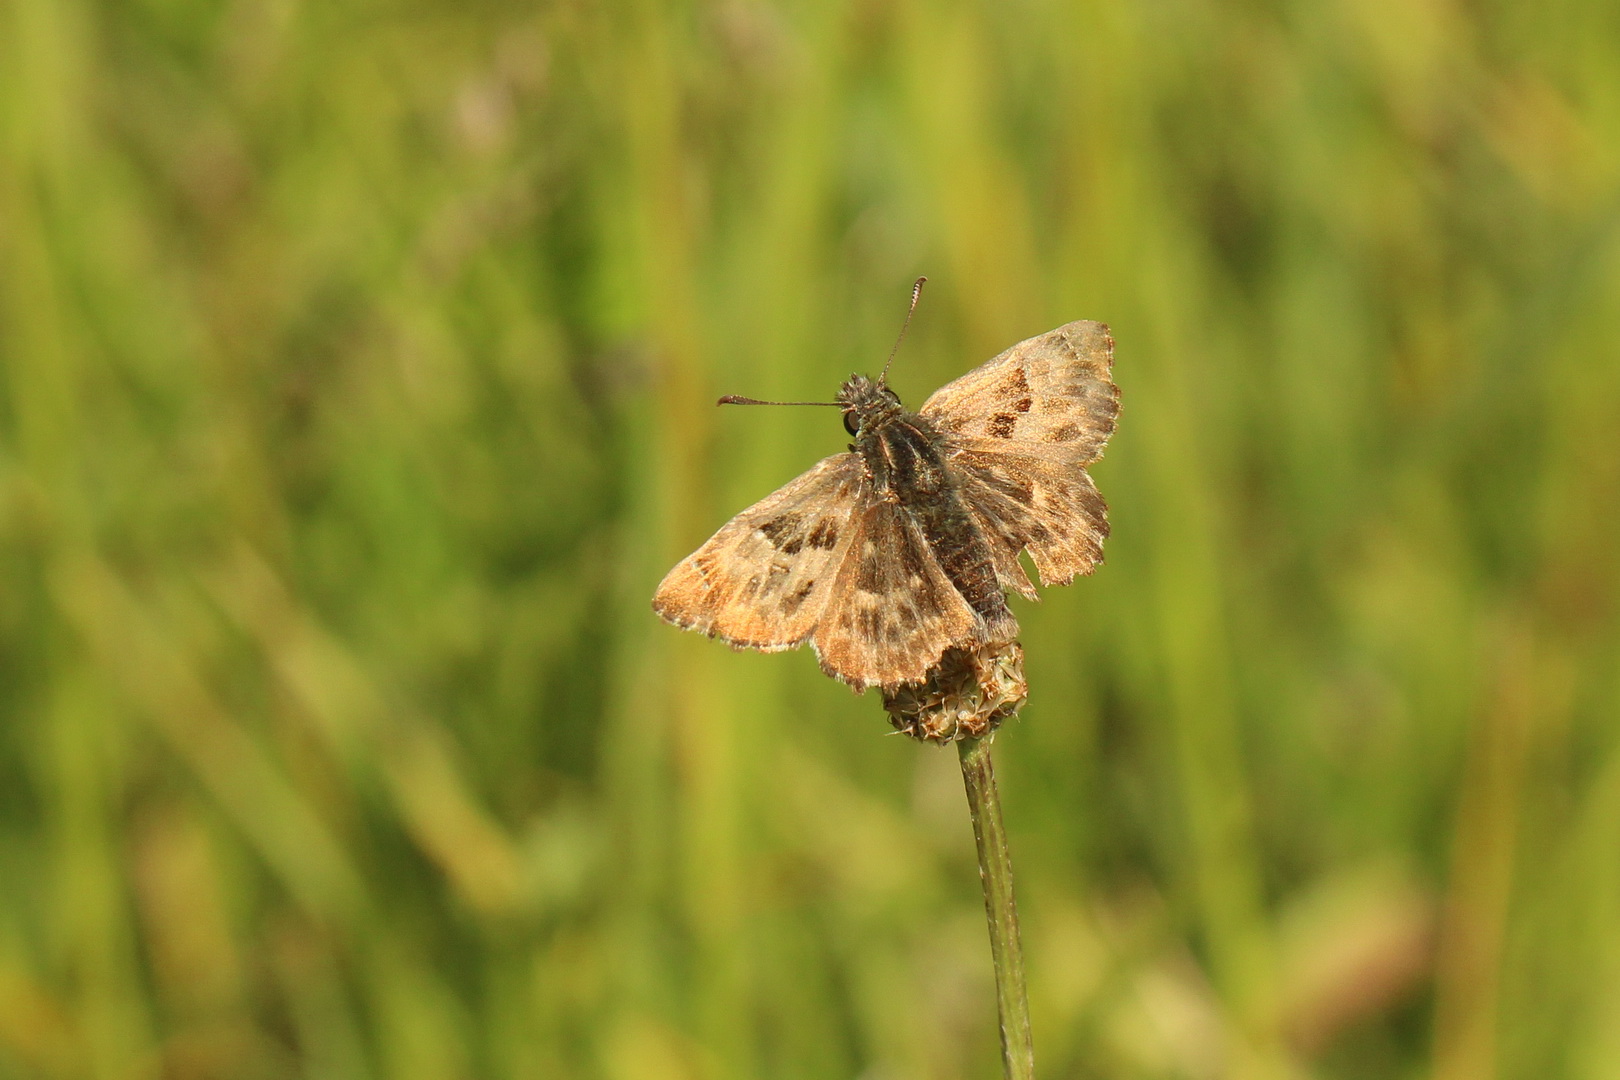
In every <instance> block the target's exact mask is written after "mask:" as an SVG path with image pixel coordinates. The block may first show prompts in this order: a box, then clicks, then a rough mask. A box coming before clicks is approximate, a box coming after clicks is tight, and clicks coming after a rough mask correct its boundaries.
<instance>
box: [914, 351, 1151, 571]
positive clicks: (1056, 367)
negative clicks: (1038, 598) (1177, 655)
mask: <svg viewBox="0 0 1620 1080" xmlns="http://www.w3.org/2000/svg"><path fill="white" fill-rule="evenodd" d="M1113 362H1114V342H1113V339H1112V338H1111V337H1109V335H1108V328H1107V327H1106V326H1104V325H1103V324H1102V323H1096V322H1072V323H1069V324H1068V325H1067V326H1060V327H1058V329H1056V330H1053V331H1051V332H1049V333H1045V334H1042V335H1040V336H1039V337H1033V338H1030V339H1029V340H1028V341H1024V342H1020V343H1019V344H1017V345H1014V346H1013V347H1012V348H1010V349H1008V350H1007V351H1006V352H1004V353H1002V354H1001V355H1000V356H997V357H996V358H995V359H993V360H990V361H988V362H987V363H985V364H982V365H980V366H979V367H977V368H975V369H974V370H972V371H970V372H968V373H967V374H966V375H963V376H962V377H961V378H959V379H957V380H955V381H954V382H950V383H947V384H946V385H944V386H942V387H940V388H939V389H938V390H936V391H935V392H934V394H933V396H931V397H930V398H929V399H928V400H927V402H925V403H924V404H923V407H922V409H921V414H922V415H923V416H925V417H927V418H928V419H929V420H930V421H932V422H933V423H934V425H935V426H936V427H937V428H939V429H940V430H941V431H942V432H943V433H944V434H945V435H946V439H947V442H948V443H949V447H950V448H949V451H948V460H949V461H950V463H951V467H952V469H953V470H954V471H955V472H956V474H957V479H958V483H959V484H961V491H962V495H963V498H964V500H965V501H966V502H967V503H968V505H969V506H970V507H971V508H972V509H973V512H974V515H975V517H976V518H977V520H978V523H979V525H980V527H981V529H982V531H983V533H984V535H985V537H986V539H987V540H988V541H989V544H990V548H991V552H992V555H993V556H994V559H995V565H996V576H997V578H998V580H999V581H1000V582H1001V585H1002V587H1003V588H1006V589H1012V590H1015V591H1017V592H1020V593H1022V594H1023V595H1025V596H1028V597H1031V598H1033V597H1034V595H1035V590H1034V587H1033V586H1032V585H1031V584H1030V582H1029V578H1028V577H1027V576H1026V575H1025V573H1024V571H1023V567H1021V566H1020V565H1019V563H1018V552H1019V551H1020V550H1025V549H1027V550H1028V551H1029V553H1030V558H1031V559H1032V560H1033V561H1034V563H1035V568H1036V569H1037V570H1039V571H1040V575H1041V582H1042V584H1045V585H1060V584H1067V583H1068V582H1070V581H1072V580H1074V577H1075V575H1076V574H1089V573H1090V572H1091V571H1092V569H1093V568H1094V567H1095V566H1096V565H1097V564H1098V563H1099V562H1101V561H1102V544H1103V540H1104V539H1105V538H1106V537H1107V536H1108V508H1107V506H1106V504H1105V503H1104V502H1103V499H1102V496H1101V495H1100V494H1098V492H1097V488H1096V485H1094V484H1093V483H1092V482H1091V477H1090V476H1089V475H1087V473H1086V470H1085V468H1084V466H1085V465H1087V464H1088V463H1090V462H1092V461H1095V460H1096V459H1097V458H1099V457H1100V456H1102V452H1103V447H1104V446H1105V445H1106V444H1107V442H1108V437H1109V436H1110V435H1111V434H1113V431H1114V422H1115V418H1116V417H1117V416H1118V415H1119V389H1118V388H1117V387H1116V386H1115V385H1114V383H1113V381H1112V380H1111V379H1110V378H1109V374H1110V372H1111V370H1112V368H1113Z"/></svg>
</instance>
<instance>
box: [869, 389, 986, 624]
mask: <svg viewBox="0 0 1620 1080" xmlns="http://www.w3.org/2000/svg"><path fill="white" fill-rule="evenodd" d="M838 403H839V404H840V405H842V406H844V424H845V427H846V428H848V429H850V430H851V431H852V432H853V433H854V435H855V442H854V444H853V445H852V446H851V447H850V449H851V450H853V451H854V452H856V453H858V454H859V455H860V456H861V460H862V462H863V463H864V464H865V466H866V474H867V476H868V477H869V478H870V480H871V482H872V487H873V489H874V490H875V491H876V492H877V494H878V495H879V496H880V497H882V498H884V499H886V500H888V501H890V502H895V503H899V504H900V505H901V506H902V507H904V508H905V510H906V511H907V512H908V513H909V515H910V517H911V519H912V520H913V521H914V522H915V523H916V525H917V527H918V529H919V530H920V532H921V534H922V537H923V539H924V540H925V541H926V542H927V544H928V546H929V547H930V548H931V549H932V550H933V553H934V555H935V557H936V558H937V559H938V560H939V564H940V568H941V569H942V570H944V571H945V575H946V577H948V578H949V579H950V580H951V583H952V584H953V585H955V586H956V588H957V590H958V591H960V592H961V594H962V596H963V598H964V599H965V600H966V601H967V602H968V605H969V606H970V607H972V608H973V610H974V612H975V613H976V614H977V615H978V616H979V617H980V618H981V619H982V620H984V622H985V624H986V626H987V628H989V629H992V631H993V632H997V631H999V632H1001V633H1004V634H1005V636H1007V637H1009V638H1010V637H1011V635H1012V634H1013V633H1016V631H1017V623H1015V622H1014V621H1013V620H1012V613H1011V612H1010V611H1009V610H1008V609H1007V601H1006V598H1005V597H1004V596H1003V595H1002V591H1001V586H1000V584H999V583H998V582H997V580H996V574H995V568H994V565H993V563H992V561H991V556H990V549H989V547H988V545H987V544H986V542H985V540H984V537H983V536H982V535H981V534H980V530H979V528H978V527H977V525H976V524H975V522H974V520H973V516H972V511H971V510H969V508H968V504H967V502H966V500H965V499H964V498H963V496H962V491H961V486H960V484H959V483H958V480H957V477H956V476H955V475H954V474H953V473H952V470H951V466H950V464H949V461H948V460H947V451H948V449H949V445H948V443H947V440H946V437H945V435H944V434H943V433H942V432H941V431H940V430H939V429H938V428H937V427H935V426H934V424H933V423H932V422H930V421H929V420H928V418H927V417H924V416H921V415H919V414H917V413H913V412H907V411H906V410H905V408H904V406H902V405H901V404H900V398H899V396H898V395H896V394H895V392H894V391H892V390H890V389H889V388H888V387H886V386H883V385H881V384H878V383H874V382H872V381H871V380H870V379H867V378H866V377H864V376H861V375H856V376H853V377H852V378H851V379H850V380H849V381H848V382H846V383H845V384H844V386H843V388H842V389H841V390H840V391H839V393H838Z"/></svg>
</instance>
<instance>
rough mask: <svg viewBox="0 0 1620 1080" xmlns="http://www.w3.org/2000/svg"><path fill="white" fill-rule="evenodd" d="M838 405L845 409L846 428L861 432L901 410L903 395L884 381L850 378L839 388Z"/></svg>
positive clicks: (857, 432) (853, 432) (863, 377)
mask: <svg viewBox="0 0 1620 1080" xmlns="http://www.w3.org/2000/svg"><path fill="white" fill-rule="evenodd" d="M838 404H839V406H840V407H841V408H842V409H843V410H844V430H846V431H848V432H849V433H850V434H851V435H859V434H860V433H861V432H862V431H863V430H867V429H869V428H871V427H872V426H873V425H874V424H878V423H881V422H882V421H884V420H888V419H890V418H891V417H895V416H899V415H900V412H901V406H900V397H899V395H898V394H896V393H895V392H894V391H893V390H890V389H889V388H888V387H887V386H885V385H883V382H882V380H879V381H878V382H873V381H872V380H871V379H869V378H867V377H866V376H865V375H851V376H850V377H849V381H848V382H846V383H845V384H844V385H843V386H842V387H841V388H839V391H838Z"/></svg>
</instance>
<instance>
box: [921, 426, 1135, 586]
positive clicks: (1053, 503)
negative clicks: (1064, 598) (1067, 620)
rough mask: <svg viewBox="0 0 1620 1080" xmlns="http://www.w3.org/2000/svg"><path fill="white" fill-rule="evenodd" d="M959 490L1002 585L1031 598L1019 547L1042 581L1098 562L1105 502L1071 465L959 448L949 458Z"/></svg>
mask: <svg viewBox="0 0 1620 1080" xmlns="http://www.w3.org/2000/svg"><path fill="white" fill-rule="evenodd" d="M951 464H952V466H953V467H954V468H955V469H956V472H957V476H958V477H959V478H960V483H961V485H962V496H963V498H964V499H966V500H967V503H968V505H969V506H970V507H971V508H972V510H973V513H974V514H975V516H976V517H977V518H978V522H979V526H980V528H981V529H982V530H983V532H984V534H985V535H986V537H987V538H989V540H990V549H991V552H992V554H993V556H994V557H995V563H996V576H997V577H998V578H1000V580H1001V584H1002V587H1003V588H1009V589H1015V590H1017V591H1018V592H1020V593H1023V594H1024V595H1025V596H1027V597H1029V598H1031V599H1034V595H1035V590H1034V587H1033V586H1031V585H1030V583H1029V578H1028V577H1027V576H1026V575H1025V574H1024V570H1023V567H1022V566H1020V565H1019V563H1018V552H1019V551H1020V550H1022V549H1027V550H1028V551H1029V555H1030V559H1031V560H1032V561H1033V562H1034V563H1035V569H1036V570H1038V571H1039V572H1040V575H1041V584H1042V585H1067V584H1068V583H1069V582H1071V581H1073V580H1074V578H1075V575H1076V574H1089V573H1091V571H1092V570H1093V569H1095V568H1096V566H1097V564H1098V563H1100V562H1102V549H1103V541H1104V540H1105V539H1107V538H1108V505H1107V504H1106V503H1105V502H1103V497H1102V495H1101V494H1099V493H1098V491H1097V485H1096V484H1094V483H1092V480H1091V476H1090V475H1089V474H1088V473H1087V472H1086V470H1085V469H1084V468H1083V467H1081V466H1078V465H1073V464H1068V463H1065V462H1061V461H1052V460H1049V459H1046V458H1037V457H1027V456H1023V455H1014V454H986V453H982V452H980V451H975V450H963V451H960V452H958V453H957V454H955V455H954V456H953V458H952V460H951Z"/></svg>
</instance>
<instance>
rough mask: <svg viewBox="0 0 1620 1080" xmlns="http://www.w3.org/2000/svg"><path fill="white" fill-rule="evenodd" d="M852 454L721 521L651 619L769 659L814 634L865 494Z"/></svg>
mask: <svg viewBox="0 0 1620 1080" xmlns="http://www.w3.org/2000/svg"><path fill="white" fill-rule="evenodd" d="M869 488H870V485H869V484H868V483H867V480H866V474H865V471H864V469H863V467H862V465H861V459H860V455H858V454H836V455H834V456H833V457H830V458H827V459H826V460H824V461H822V462H820V463H819V464H817V465H816V466H815V467H814V468H812V469H811V470H810V471H809V472H807V473H805V474H804V475H803V476H800V477H799V478H798V479H796V480H793V481H791V482H790V483H788V484H787V485H785V486H784V487H782V488H780V489H778V490H777V491H776V492H775V493H774V494H771V495H769V496H767V497H766V498H764V499H762V500H760V501H759V502H757V503H755V504H754V505H753V506H750V507H749V508H748V509H746V510H744V511H743V512H742V513H740V514H738V515H737V516H736V517H734V518H732V519H731V520H730V521H728V522H727V523H726V524H725V525H724V526H723V527H722V528H721V529H720V531H719V532H717V533H715V534H714V535H713V536H712V537H710V538H709V541H708V542H707V543H706V544H704V545H703V546H702V547H700V548H698V549H697V550H696V551H694V552H693V553H692V554H691V555H688V556H687V557H686V558H685V559H682V560H681V561H680V563H678V564H677V565H676V567H675V569H673V570H671V571H670V572H669V573H668V574H667V575H666V576H665V577H664V580H663V582H662V583H661V584H660V585H659V586H658V592H657V594H656V595H655V596H654V597H653V610H654V611H656V612H657V613H658V614H659V615H661V616H663V617H664V618H665V619H667V620H669V621H670V622H672V623H674V624H675V625H676V626H679V627H681V628H683V629H686V630H696V631H698V632H700V633H704V634H708V635H709V636H710V637H718V638H723V639H725V640H726V641H728V642H730V643H731V644H732V645H734V646H737V647H739V648H743V647H746V648H750V649H762V650H764V651H766V652H775V651H777V650H780V649H791V648H793V647H794V646H795V645H801V644H803V643H804V641H805V640H806V639H807V638H808V637H809V636H810V635H811V634H812V633H813V632H814V631H815V629H816V623H817V620H818V619H820V617H821V613H822V611H823V609H825V608H826V606H827V601H828V598H829V597H830V596H831V595H832V592H833V589H834V579H835V578H836V577H837V575H838V570H839V568H840V567H841V566H842V565H843V563H844V557H845V555H846V554H847V553H848V552H849V551H850V549H851V548H852V547H853V545H854V544H855V543H857V542H858V540H859V536H858V535H857V534H858V532H859V527H858V525H859V523H858V522H857V523H855V524H852V519H853V518H854V516H855V512H856V509H857V507H859V506H860V505H862V499H863V492H865V491H867V490H869Z"/></svg>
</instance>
